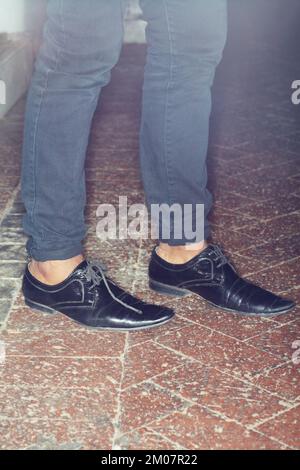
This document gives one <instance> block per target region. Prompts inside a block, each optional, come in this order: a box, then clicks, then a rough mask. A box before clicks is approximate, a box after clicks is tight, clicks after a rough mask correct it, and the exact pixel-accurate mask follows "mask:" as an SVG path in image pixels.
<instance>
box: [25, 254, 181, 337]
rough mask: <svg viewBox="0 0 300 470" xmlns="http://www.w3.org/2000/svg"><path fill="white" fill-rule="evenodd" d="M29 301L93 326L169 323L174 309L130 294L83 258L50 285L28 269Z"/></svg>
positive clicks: (116, 327)
mask: <svg viewBox="0 0 300 470" xmlns="http://www.w3.org/2000/svg"><path fill="white" fill-rule="evenodd" d="M23 294H24V297H25V303H26V305H28V306H29V307H31V308H33V309H34V310H39V311H42V312H44V313H57V312H60V313H63V314H64V315H66V316H67V317H69V318H71V319H72V320H74V321H76V322H77V323H81V324H82V325H85V326H88V327H92V328H104V329H114V330H140V329H144V328H150V327H154V326H159V325H162V324H164V323H166V322H168V321H169V320H170V319H171V318H172V317H173V316H174V311H173V310H172V309H170V308H167V307H162V306H159V305H150V304H147V303H145V302H142V301H141V300H139V299H137V298H135V297H133V296H132V295H130V294H128V293H126V292H125V291H124V290H123V289H121V288H120V287H118V286H117V285H116V284H114V283H113V282H112V281H111V280H110V279H108V278H106V277H105V275H104V273H103V268H102V267H101V265H100V264H99V263H92V262H87V261H83V262H82V263H81V264H80V265H79V266H78V267H77V268H76V269H75V270H74V271H73V273H72V274H71V275H70V276H69V277H68V278H67V279H66V280H65V281H63V282H61V283H60V284H57V285H55V286H48V285H46V284H43V283H41V282H39V281H38V280H37V279H35V278H34V277H33V276H32V275H31V274H30V272H29V270H28V267H27V268H26V271H25V274H24V278H23Z"/></svg>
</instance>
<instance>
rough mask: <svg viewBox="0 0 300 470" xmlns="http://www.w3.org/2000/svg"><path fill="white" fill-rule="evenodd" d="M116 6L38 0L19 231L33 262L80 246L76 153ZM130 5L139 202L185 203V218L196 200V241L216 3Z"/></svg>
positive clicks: (80, 153)
mask: <svg viewBox="0 0 300 470" xmlns="http://www.w3.org/2000/svg"><path fill="white" fill-rule="evenodd" d="M125 3H126V1H125V0H84V1H82V0H48V15H47V20H46V23H45V27H44V35H43V43H42V46H41V48H40V51H39V54H38V57H37V60H36V63H35V70H34V74H33V77H32V82H31V86H30V90H29V94H28V98H27V108H26V119H25V130H24V145H23V168H22V197H23V202H24V204H25V207H26V215H25V217H24V229H25V232H26V233H27V234H28V235H29V241H28V252H29V254H30V256H32V257H33V258H34V259H36V260H39V261H45V260H51V259H67V258H70V257H73V256H75V255H78V254H79V253H81V252H82V240H83V238H84V236H85V232H86V227H85V222H84V207H85V202H86V197H85V174H84V166H85V156H86V149H87V145H88V140H89V133H90V127H91V121H92V118H93V114H94V111H95V108H96V106H97V102H98V98H99V94H100V92H101V89H102V87H103V86H105V85H107V83H108V82H109V80H110V72H111V69H112V68H113V67H114V65H115V64H116V62H117V61H118V58H119V54H120V51H121V47H122V38H123V15H124V9H125ZM140 4H141V7H142V10H143V14H144V17H145V20H146V21H147V22H148V26H147V43H148V52H147V62H146V67H145V79H144V87H143V112H142V121H141V131H140V157H141V169H142V179H143V183H144V188H145V193H146V199H147V203H148V204H149V205H151V204H168V205H169V206H172V205H173V204H179V205H180V206H182V207H183V206H184V205H186V204H189V207H191V212H192V217H193V216H194V212H195V210H196V209H195V208H196V205H197V204H203V205H204V207H205V222H204V237H205V238H206V237H207V236H208V235H209V224H208V222H207V220H206V216H207V214H208V212H209V210H210V207H211V203H212V198H211V195H210V193H209V191H208V190H207V188H206V183H207V173H206V154H207V145H208V133H209V116H210V111H211V85H212V83H213V79H214V74H215V69H216V67H217V65H218V63H219V61H220V59H221V56H222V52H223V48H224V44H225V40H226V30H227V5H226V0H185V1H183V0H141V1H140ZM97 202H101V201H97ZM161 224H163V221H162V222H161ZM159 233H160V234H161V233H162V230H161V227H160V230H159ZM160 239H163V241H167V242H168V243H169V244H171V245H182V244H185V243H187V242H193V241H196V239H197V237H196V238H195V240H190V239H189V240H187V239H186V238H185V237H184V235H182V236H181V237H179V238H178V237H175V236H174V233H173V230H172V227H171V232H170V236H169V237H168V238H167V239H164V238H163V237H162V236H161V235H160Z"/></svg>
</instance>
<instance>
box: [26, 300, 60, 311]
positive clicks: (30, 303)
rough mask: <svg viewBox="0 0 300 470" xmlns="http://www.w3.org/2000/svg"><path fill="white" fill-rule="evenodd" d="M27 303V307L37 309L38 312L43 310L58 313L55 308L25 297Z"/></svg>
mask: <svg viewBox="0 0 300 470" xmlns="http://www.w3.org/2000/svg"><path fill="white" fill-rule="evenodd" d="M25 305H27V307H30V308H31V309H32V310H35V311H37V312H43V313H47V314H51V315H53V313H56V311H55V310H53V308H50V307H46V306H45V305H40V304H38V303H36V302H33V301H32V300H28V299H25Z"/></svg>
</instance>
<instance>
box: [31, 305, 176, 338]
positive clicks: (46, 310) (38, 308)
mask: <svg viewBox="0 0 300 470" xmlns="http://www.w3.org/2000/svg"><path fill="white" fill-rule="evenodd" d="M25 305H27V307H29V308H30V309H31V310H34V311H36V312H38V313H41V312H42V313H44V314H46V315H63V316H64V317H67V318H68V319H69V320H71V321H72V322H74V323H76V324H77V325H80V326H82V327H84V328H88V329H89V330H106V331H124V332H128V331H139V330H148V329H149V328H156V327H159V326H162V325H165V324H166V323H168V322H169V321H170V320H172V318H173V317H174V315H173V316H172V317H170V318H168V319H167V320H165V321H163V322H161V323H155V324H154V325H149V326H139V327H136V328H110V327H106V326H89V325H85V324H84V323H81V322H79V321H77V320H74V319H73V318H71V317H68V315H65V314H64V313H62V312H59V311H58V310H54V309H53V308H51V307H47V306H46V305H42V304H39V303H37V302H33V301H32V300H28V299H25Z"/></svg>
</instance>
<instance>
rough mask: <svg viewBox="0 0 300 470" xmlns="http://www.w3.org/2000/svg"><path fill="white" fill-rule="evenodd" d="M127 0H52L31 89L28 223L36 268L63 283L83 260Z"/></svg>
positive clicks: (25, 188) (25, 191)
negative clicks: (90, 171) (97, 146)
mask: <svg viewBox="0 0 300 470" xmlns="http://www.w3.org/2000/svg"><path fill="white" fill-rule="evenodd" d="M123 7H124V1H123V0H85V1H84V2H83V1H79V0H49V2H48V17H47V21H46V24H45V28H44V40H43V44H42V46H41V49H40V51H39V55H38V58H37V61H36V65H35V72H34V75H33V78H32V83H31V87H30V91H29V95H28V101H27V111H26V119H25V133H24V146H23V173H22V195H23V201H24V203H25V207H26V216H25V218H24V228H25V231H26V233H27V234H28V235H29V237H30V238H29V242H28V252H29V255H30V256H31V257H32V258H33V260H34V261H33V263H32V264H31V270H32V271H33V272H34V273H35V274H36V276H37V277H39V278H41V279H40V280H41V281H44V280H45V281H47V280H48V281H49V283H54V284H55V283H57V282H59V281H60V280H61V279H64V278H65V277H66V275H68V273H69V272H71V271H72V270H73V269H74V267H75V266H76V264H79V262H80V261H81V260H82V255H81V252H82V246H81V241H82V239H83V237H84V235H85V224H84V206H85V174H84V163H85V154H86V148H87V144H88V138H89V133H90V127H91V121H92V117H93V114H94V111H95V107H96V105H97V102H98V97H99V93H100V91H101V88H102V87H103V86H104V85H106V84H107V83H108V82H109V79H110V71H111V69H112V67H113V66H114V65H115V63H116V62H117V60H118V57H119V53H120V49H121V45H122V39H123Z"/></svg>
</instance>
